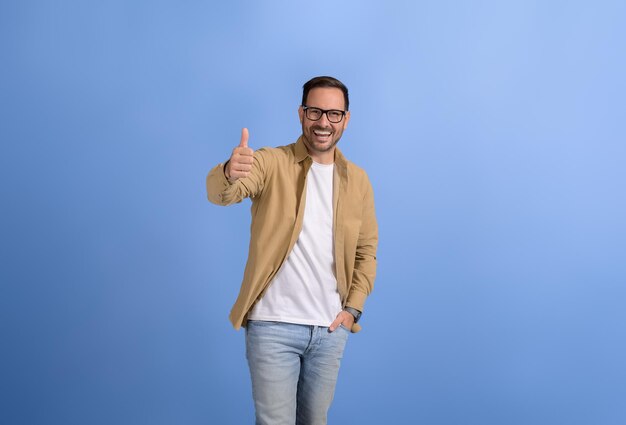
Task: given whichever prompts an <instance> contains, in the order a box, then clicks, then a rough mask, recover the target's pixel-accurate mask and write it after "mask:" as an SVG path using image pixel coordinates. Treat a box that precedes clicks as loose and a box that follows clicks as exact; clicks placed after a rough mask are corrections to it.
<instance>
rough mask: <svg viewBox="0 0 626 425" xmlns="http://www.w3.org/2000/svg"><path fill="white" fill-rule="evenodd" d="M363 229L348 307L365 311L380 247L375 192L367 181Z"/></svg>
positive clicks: (358, 242)
mask: <svg viewBox="0 0 626 425" xmlns="http://www.w3.org/2000/svg"><path fill="white" fill-rule="evenodd" d="M361 217H362V218H361V229H360V230H359V239H358V241H357V246H356V255H355V258H354V272H353V274H352V282H351V283H350V286H349V292H348V297H347V300H346V307H352V308H355V309H357V310H359V311H363V306H364V305H365V299H366V298H367V296H368V295H369V294H370V293H371V292H372V289H373V288H374V279H375V277H376V248H377V247H378V223H377V221H376V212H375V209H374V191H373V190H372V185H371V183H370V182H369V180H368V181H367V190H366V192H365V196H364V199H363V210H362V215H361Z"/></svg>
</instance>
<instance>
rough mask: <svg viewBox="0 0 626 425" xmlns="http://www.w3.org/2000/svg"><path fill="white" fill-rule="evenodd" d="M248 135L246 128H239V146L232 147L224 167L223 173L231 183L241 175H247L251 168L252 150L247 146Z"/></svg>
mask: <svg viewBox="0 0 626 425" xmlns="http://www.w3.org/2000/svg"><path fill="white" fill-rule="evenodd" d="M248 137H249V136H248V129H247V128H243V129H241V141H240V142H239V146H237V147H236V148H235V149H233V153H232V155H231V156H230V159H229V160H228V163H227V164H226V167H225V168H224V175H225V176H226V178H227V179H228V181H230V182H231V183H233V182H235V181H237V180H239V179H240V178H242V177H247V176H248V175H249V174H250V170H252V163H253V162H254V151H253V150H252V149H250V148H249V147H248Z"/></svg>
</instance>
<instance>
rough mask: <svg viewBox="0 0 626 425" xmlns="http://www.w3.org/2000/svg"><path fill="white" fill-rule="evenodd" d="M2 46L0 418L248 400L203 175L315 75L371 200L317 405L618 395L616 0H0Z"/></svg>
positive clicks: (463, 418)
mask: <svg viewBox="0 0 626 425" xmlns="http://www.w3.org/2000/svg"><path fill="white" fill-rule="evenodd" d="M0 46H1V53H2V65H1V67H0V76H1V77H2V78H1V79H0V102H1V110H0V112H1V116H0V138H1V140H2V149H1V151H0V170H1V171H0V172H1V176H0V177H1V178H0V188H1V192H0V196H1V197H2V200H1V210H0V212H1V220H0V229H1V234H0V237H1V241H2V244H1V253H0V254H1V257H0V258H1V261H2V267H1V276H0V277H1V287H0V288H1V289H0V330H1V332H2V334H1V337H2V340H1V342H0V356H1V362H0V373H1V375H0V392H1V393H0V404H1V406H0V422H1V423H2V424H7V425H21V424H62V425H73V424H80V425H84V424H93V425H99V424H123V425H125V424H129V425H134V424H150V425H152V424H154V425H160V424H183V425H186V424H190V425H193V424H246V423H252V421H253V406H252V400H251V394H250V388H249V387H250V384H249V377H248V371H247V364H246V362H245V356H244V335H243V332H236V331H234V330H233V329H232V328H231V325H230V324H229V322H228V320H227V316H228V312H229V310H230V307H231V305H232V303H233V302H234V300H235V297H236V294H237V292H238V289H239V284H240V281H241V277H242V273H243V266H244V264H245V259H246V255H247V244H248V237H249V234H248V232H249V205H250V204H249V201H245V202H244V203H242V204H241V205H237V206H233V207H229V208H222V207H217V206H215V205H212V204H209V203H208V202H207V200H206V194H205V187H204V179H205V176H206V173H207V172H208V170H209V169H210V168H211V167H212V166H213V165H215V164H217V163H218V162H221V161H223V160H225V159H226V158H227V157H228V156H229V155H230V152H231V150H232V148H233V147H235V146H236V145H237V143H238V142H239V135H240V131H241V127H244V126H245V127H248V128H249V129H250V146H251V147H253V148H259V147H262V146H277V145H283V144H287V143H291V142H293V141H294V140H295V139H296V138H297V137H298V135H299V132H300V127H299V122H298V118H297V106H298V104H299V103H300V97H301V87H302V84H303V83H304V82H305V81H307V80H308V79H309V78H311V77H313V76H316V75H333V76H336V77H337V78H339V79H341V80H342V81H344V82H345V83H346V84H347V86H348V87H349V89H350V93H351V111H352V120H351V121H350V126H349V128H348V129H347V131H346V132H345V133H344V137H343V138H342V140H341V142H340V147H341V149H342V150H343V152H344V153H345V154H346V156H347V157H348V158H350V159H351V160H353V161H354V162H356V163H357V164H359V165H361V166H362V167H364V168H365V169H366V170H367V171H368V174H369V176H370V178H371V180H372V182H373V185H374V190H375V196H376V206H377V215H378V219H379V225H380V246H379V255H378V258H379V269H378V270H379V272H378V278H377V280H376V286H375V290H374V292H373V294H372V296H371V297H370V298H369V300H368V302H367V304H366V310H365V312H364V316H363V326H364V330H363V331H362V332H361V333H359V334H357V335H352V336H351V337H350V341H349V344H348V347H347V351H346V355H345V359H344V362H343V365H342V369H341V372H340V378H339V383H338V387H337V392H336V396H335V402H334V405H333V407H332V409H331V412H330V423H331V424H339V423H355V424H362V425H366V424H424V425H518V424H519V425H560V424H567V425H578V424H581V425H623V424H624V423H626V403H624V401H625V400H626V363H625V360H624V359H625V358H626V309H625V305H626V219H625V217H626V195H625V194H626V190H625V186H626V166H625V164H626V128H625V123H626V107H625V98H626V83H625V81H626V78H625V76H626V3H624V2H623V1H617V0H616V1H603V0H599V1H552V0H548V1H521V0H517V1H494V0H485V1H460V0H457V1H446V0H440V1H415V2H409V1H387V2H382V1H380V2H366V1H354V0H347V1H337V2H331V1H326V0H321V1H317V2H299V1H298V2H297V1H265V2H261V1H231V2H210V1H181V2H174V1H161V0H157V1H149V2H148V1H107V2H83V1H14V2H3V3H2V5H1V6H0Z"/></svg>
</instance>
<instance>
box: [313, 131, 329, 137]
mask: <svg viewBox="0 0 626 425" xmlns="http://www.w3.org/2000/svg"><path fill="white" fill-rule="evenodd" d="M314 133H315V134H317V135H318V136H330V131H315V132H314Z"/></svg>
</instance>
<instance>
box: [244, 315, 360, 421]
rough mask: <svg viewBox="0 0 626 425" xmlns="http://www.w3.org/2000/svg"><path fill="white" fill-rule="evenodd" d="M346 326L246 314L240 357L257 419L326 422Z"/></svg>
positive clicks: (344, 342) (346, 337) (345, 337)
mask: <svg viewBox="0 0 626 425" xmlns="http://www.w3.org/2000/svg"><path fill="white" fill-rule="evenodd" d="M349 333H350V331H349V330H347V329H346V328H344V327H343V326H341V327H339V328H337V329H335V331H334V332H329V331H328V327H323V326H309V325H296V324H291V323H281V322H265V321H260V320H250V321H248V324H247V326H246V357H247V359H248V365H249V367H250V376H251V378H252V397H253V398H254V407H255V410H256V423H257V425H283V424H284V425H294V424H298V425H300V424H302V425H317V424H326V417H327V414H328V409H329V408H330V404H331V402H332V401H333V395H334V393H335V384H336V382H337V374H338V373H339V364H340V363H341V358H342V356H343V350H344V347H345V345H346V341H347V339H348V334H349Z"/></svg>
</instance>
